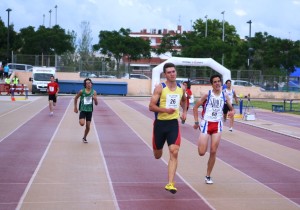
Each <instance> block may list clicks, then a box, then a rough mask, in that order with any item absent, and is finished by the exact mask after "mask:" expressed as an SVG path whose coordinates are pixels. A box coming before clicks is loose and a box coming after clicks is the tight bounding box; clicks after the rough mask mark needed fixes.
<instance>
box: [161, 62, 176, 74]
mask: <svg viewBox="0 0 300 210" xmlns="http://www.w3.org/2000/svg"><path fill="white" fill-rule="evenodd" d="M170 67H174V68H175V65H174V63H165V65H164V68H163V70H164V73H166V69H167V68H170Z"/></svg>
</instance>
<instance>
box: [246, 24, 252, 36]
mask: <svg viewBox="0 0 300 210" xmlns="http://www.w3.org/2000/svg"><path fill="white" fill-rule="evenodd" d="M247 23H249V40H250V39H251V23H252V21H251V20H249V21H248V22H247Z"/></svg>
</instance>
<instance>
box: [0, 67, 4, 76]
mask: <svg viewBox="0 0 300 210" xmlns="http://www.w3.org/2000/svg"><path fill="white" fill-rule="evenodd" d="M0 78H1V80H3V78H4V72H3V66H2V64H0Z"/></svg>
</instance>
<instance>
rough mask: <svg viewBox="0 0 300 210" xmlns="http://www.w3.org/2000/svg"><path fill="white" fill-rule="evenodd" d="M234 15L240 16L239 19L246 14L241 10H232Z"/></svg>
mask: <svg viewBox="0 0 300 210" xmlns="http://www.w3.org/2000/svg"><path fill="white" fill-rule="evenodd" d="M234 13H235V14H236V15H237V16H241V17H243V16H246V15H247V12H245V11H244V10H242V9H235V10H234Z"/></svg>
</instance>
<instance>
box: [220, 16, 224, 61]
mask: <svg viewBox="0 0 300 210" xmlns="http://www.w3.org/2000/svg"><path fill="white" fill-rule="evenodd" d="M221 14H222V15H223V21H222V23H223V34H222V41H223V42H224V40H225V27H224V14H225V11H223V12H221ZM222 66H224V53H223V54H222Z"/></svg>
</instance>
